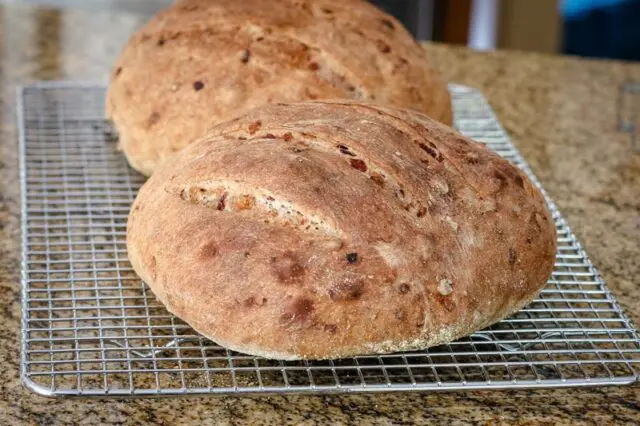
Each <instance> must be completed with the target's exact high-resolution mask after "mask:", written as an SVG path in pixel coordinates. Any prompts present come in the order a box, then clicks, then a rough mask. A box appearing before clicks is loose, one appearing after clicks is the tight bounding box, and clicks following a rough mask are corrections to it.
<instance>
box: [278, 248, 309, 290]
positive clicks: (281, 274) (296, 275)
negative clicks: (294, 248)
mask: <svg viewBox="0 0 640 426" xmlns="http://www.w3.org/2000/svg"><path fill="white" fill-rule="evenodd" d="M271 268H272V270H273V272H274V273H275V275H276V278H277V279H278V281H280V282H281V283H283V284H291V283H293V282H295V281H297V280H299V279H300V278H301V277H302V276H303V275H304V274H305V270H304V267H303V266H302V265H301V264H300V262H299V260H298V258H297V256H296V255H295V254H294V253H292V252H291V251H286V252H284V254H282V255H281V256H279V257H272V258H271Z"/></svg>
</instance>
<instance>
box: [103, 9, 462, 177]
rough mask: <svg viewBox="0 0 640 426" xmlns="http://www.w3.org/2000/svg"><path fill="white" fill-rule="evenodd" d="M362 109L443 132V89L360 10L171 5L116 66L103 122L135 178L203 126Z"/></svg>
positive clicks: (406, 46)
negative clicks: (267, 109)
mask: <svg viewBox="0 0 640 426" xmlns="http://www.w3.org/2000/svg"><path fill="white" fill-rule="evenodd" d="M331 98H337V99H360V100H368V101H374V102H377V103H381V104H388V105H395V106H398V107H403V108H411V109H415V110H417V111H421V112H424V113H426V114H428V115H429V116H431V117H433V118H434V119H436V120H440V121H442V122H443V123H445V124H451V120H452V113H451V101H450V97H449V93H448V91H447V87H446V84H445V82H444V81H443V80H442V79H441V77H440V76H439V74H438V73H437V72H436V71H435V70H434V69H433V68H432V66H431V65H430V63H429V60H428V58H427V55H426V53H425V51H424V49H422V47H421V46H420V45H419V44H418V43H417V42H416V41H415V39H414V38H413V37H412V36H411V35H410V34H409V33H408V32H407V30H406V29H405V28H403V27H402V24H400V22H398V21H397V20H396V19H394V18H393V17H391V16H389V15H387V14H385V13H384V12H382V11H380V10H379V9H377V8H376V7H375V6H373V5H372V4H370V3H369V2H367V1H365V0H313V1H311V0H277V1H274V0H242V1H232V0H181V1H177V2H176V3H175V4H173V5H172V6H171V7H169V8H167V9H165V10H163V11H161V12H160V13H158V14H157V15H156V16H155V17H153V18H152V19H151V20H150V21H149V22H148V23H147V24H146V25H144V26H143V27H142V28H141V29H140V30H139V31H138V32H136V33H135V34H134V35H133V36H132V37H131V39H130V40H129V42H128V43H127V45H126V46H125V48H124V50H123V52H122V54H121V55H120V57H119V58H118V59H117V61H116V62H115V64H114V67H113V72H112V74H111V80H110V84H109V89H108V92H107V101H106V110H107V117H108V118H110V119H112V120H113V122H114V124H115V127H116V128H117V130H118V132H119V136H120V142H119V143H120V147H121V149H122V150H123V151H124V153H125V155H126V156H127V159H128V161H129V163H130V164H131V165H132V167H134V168H135V169H137V170H138V171H140V172H141V173H143V174H145V175H150V174H151V173H152V172H153V170H154V169H155V168H156V167H157V165H158V164H160V163H161V162H162V161H164V160H165V159H167V158H170V157H171V156H172V155H173V154H174V153H175V152H177V151H179V150H180V149H181V148H183V147H184V146H186V145H187V144H189V143H191V142H192V141H193V140H194V139H196V138H199V137H201V136H203V135H204V134H205V133H206V131H207V130H208V129H210V128H211V127H212V126H213V125H215V124H217V123H219V122H221V121H224V120H227V119H230V118H232V117H234V116H237V115H240V114H242V113H244V112H246V111H248V110H250V109H252V108H254V107H258V106H261V105H264V104H267V103H272V102H291V101H301V100H311V99H331Z"/></svg>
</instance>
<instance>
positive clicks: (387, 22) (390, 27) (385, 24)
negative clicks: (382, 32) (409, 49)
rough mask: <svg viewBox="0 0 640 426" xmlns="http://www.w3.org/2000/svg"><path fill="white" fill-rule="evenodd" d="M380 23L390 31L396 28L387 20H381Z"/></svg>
mask: <svg viewBox="0 0 640 426" xmlns="http://www.w3.org/2000/svg"><path fill="white" fill-rule="evenodd" d="M380 22H382V25H384V26H385V27H387V28H389V29H390V30H394V29H395V28H396V27H395V26H394V25H393V22H391V21H390V20H389V19H386V18H383V19H381V20H380Z"/></svg>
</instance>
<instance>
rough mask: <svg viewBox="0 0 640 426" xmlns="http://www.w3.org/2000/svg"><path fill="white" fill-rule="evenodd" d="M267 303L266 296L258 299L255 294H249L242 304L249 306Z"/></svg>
mask: <svg viewBox="0 0 640 426" xmlns="http://www.w3.org/2000/svg"><path fill="white" fill-rule="evenodd" d="M265 303H267V298H266V297H263V298H260V299H259V300H256V298H255V296H249V297H247V298H246V299H244V302H242V304H243V305H244V306H246V307H247V308H252V307H260V306H264V305H265Z"/></svg>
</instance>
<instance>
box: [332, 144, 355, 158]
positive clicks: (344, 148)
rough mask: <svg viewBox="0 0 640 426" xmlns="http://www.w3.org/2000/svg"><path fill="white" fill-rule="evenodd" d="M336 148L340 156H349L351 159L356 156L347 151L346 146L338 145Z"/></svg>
mask: <svg viewBox="0 0 640 426" xmlns="http://www.w3.org/2000/svg"><path fill="white" fill-rule="evenodd" d="M337 147H338V149H339V150H340V153H341V154H344V155H349V156H351V157H355V156H356V155H355V154H354V153H353V152H351V151H350V150H349V147H348V146H346V145H342V144H340V145H337Z"/></svg>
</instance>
